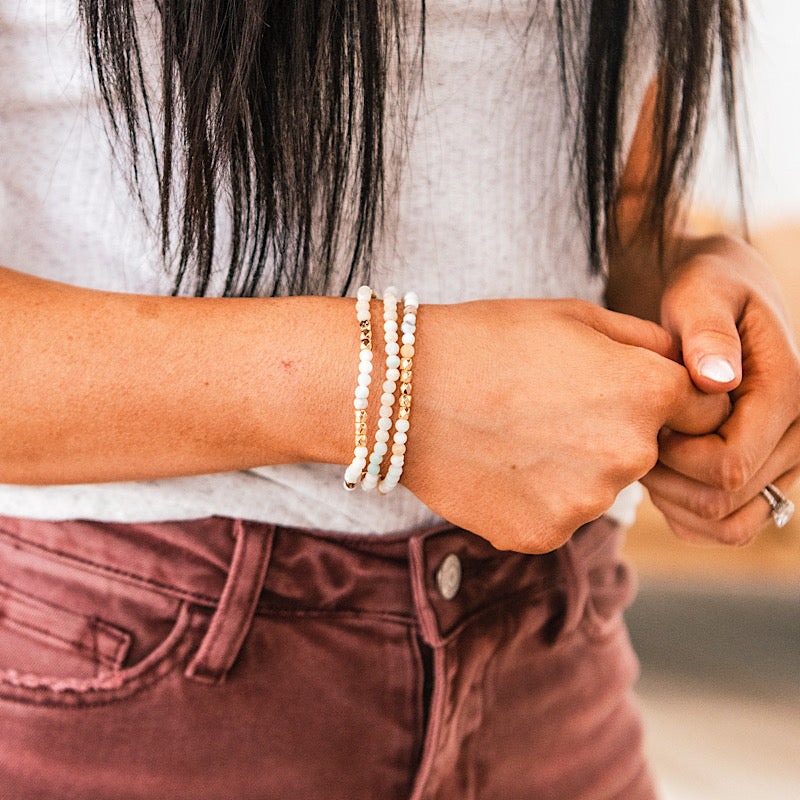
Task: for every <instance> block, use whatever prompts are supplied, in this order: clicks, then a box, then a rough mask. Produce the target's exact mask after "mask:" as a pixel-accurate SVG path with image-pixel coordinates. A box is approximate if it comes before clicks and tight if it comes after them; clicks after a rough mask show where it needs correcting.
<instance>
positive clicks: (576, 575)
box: [556, 539, 589, 636]
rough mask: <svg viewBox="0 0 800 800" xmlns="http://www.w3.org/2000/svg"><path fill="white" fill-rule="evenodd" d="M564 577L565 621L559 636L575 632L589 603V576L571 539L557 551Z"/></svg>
mask: <svg viewBox="0 0 800 800" xmlns="http://www.w3.org/2000/svg"><path fill="white" fill-rule="evenodd" d="M556 555H557V556H558V562H559V566H560V568H561V573H562V575H563V576H564V583H565V587H564V592H565V598H564V605H565V608H564V621H563V625H562V627H561V631H560V634H559V635H562V636H563V635H564V634H567V633H571V632H572V631H574V630H575V629H576V628H577V627H578V625H579V624H580V621H581V620H582V619H583V615H584V613H585V611H586V603H587V602H588V601H589V576H588V574H587V573H586V569H585V568H584V567H585V565H584V564H582V563H581V559H580V556H579V555H578V553H577V548H576V545H575V542H574V539H569V540H568V541H567V542H565V543H564V544H563V545H561V547H559V548H558V550H557V551H556Z"/></svg>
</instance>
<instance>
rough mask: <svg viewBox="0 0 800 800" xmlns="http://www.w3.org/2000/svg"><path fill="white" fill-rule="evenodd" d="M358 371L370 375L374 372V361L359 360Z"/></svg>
mask: <svg viewBox="0 0 800 800" xmlns="http://www.w3.org/2000/svg"><path fill="white" fill-rule="evenodd" d="M358 371H359V372H361V373H363V374H364V375H369V374H370V372H372V362H371V361H359V362H358Z"/></svg>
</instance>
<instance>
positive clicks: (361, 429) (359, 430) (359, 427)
mask: <svg viewBox="0 0 800 800" xmlns="http://www.w3.org/2000/svg"><path fill="white" fill-rule="evenodd" d="M366 432H367V423H366V422H357V423H356V436H361V435H362V434H365V433H366Z"/></svg>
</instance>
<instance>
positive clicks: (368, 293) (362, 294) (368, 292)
mask: <svg viewBox="0 0 800 800" xmlns="http://www.w3.org/2000/svg"><path fill="white" fill-rule="evenodd" d="M356 296H357V297H358V299H359V300H369V299H370V298H371V297H372V289H370V288H369V286H359V287H358V292H357V294H356ZM406 296H407V295H406Z"/></svg>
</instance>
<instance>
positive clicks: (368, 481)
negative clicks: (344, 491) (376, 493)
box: [361, 474, 378, 492]
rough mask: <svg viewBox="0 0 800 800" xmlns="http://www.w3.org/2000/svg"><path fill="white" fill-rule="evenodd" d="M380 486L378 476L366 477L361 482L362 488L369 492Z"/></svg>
mask: <svg viewBox="0 0 800 800" xmlns="http://www.w3.org/2000/svg"><path fill="white" fill-rule="evenodd" d="M377 485H378V476H377V475H369V474H367V475H365V476H364V479H363V480H362V481H361V488H362V489H363V490H364V491H365V492H368V491H370V490H371V489H374V488H375V487H376V486H377Z"/></svg>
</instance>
